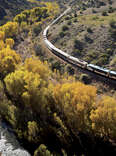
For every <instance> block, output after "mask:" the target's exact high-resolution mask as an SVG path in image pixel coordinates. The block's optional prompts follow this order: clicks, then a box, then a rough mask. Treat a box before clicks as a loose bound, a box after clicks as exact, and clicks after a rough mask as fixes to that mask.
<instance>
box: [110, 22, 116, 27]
mask: <svg viewBox="0 0 116 156" xmlns="http://www.w3.org/2000/svg"><path fill="white" fill-rule="evenodd" d="M109 25H110V27H111V28H116V21H114V20H111V21H110V23H109Z"/></svg>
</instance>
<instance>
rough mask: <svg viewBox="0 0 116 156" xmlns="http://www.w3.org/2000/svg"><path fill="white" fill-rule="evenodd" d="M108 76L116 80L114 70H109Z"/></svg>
mask: <svg viewBox="0 0 116 156" xmlns="http://www.w3.org/2000/svg"><path fill="white" fill-rule="evenodd" d="M109 77H110V78H113V79H115V80H116V72H115V71H110V75H109Z"/></svg>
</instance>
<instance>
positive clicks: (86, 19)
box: [77, 12, 116, 26]
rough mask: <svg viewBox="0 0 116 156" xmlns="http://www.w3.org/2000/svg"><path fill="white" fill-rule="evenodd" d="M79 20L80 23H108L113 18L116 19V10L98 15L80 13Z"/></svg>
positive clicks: (97, 24) (96, 24)
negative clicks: (104, 14)
mask: <svg viewBox="0 0 116 156" xmlns="http://www.w3.org/2000/svg"><path fill="white" fill-rule="evenodd" d="M77 18H78V21H79V23H80V24H84V25H94V26H99V25H108V24H109V22H110V21H111V20H116V12H114V13H110V14H108V16H101V15H100V14H96V15H92V14H90V15H79V16H78V17H77Z"/></svg>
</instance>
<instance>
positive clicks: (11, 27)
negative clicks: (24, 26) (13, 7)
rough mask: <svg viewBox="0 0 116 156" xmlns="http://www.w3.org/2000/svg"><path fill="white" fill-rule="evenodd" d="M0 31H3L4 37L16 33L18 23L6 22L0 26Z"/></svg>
mask: <svg viewBox="0 0 116 156" xmlns="http://www.w3.org/2000/svg"><path fill="white" fill-rule="evenodd" d="M0 31H3V32H4V33H5V37H12V36H14V35H16V34H17V31H18V23H17V22H7V23H6V24H4V25H3V26H1V27H0Z"/></svg>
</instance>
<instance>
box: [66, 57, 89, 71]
mask: <svg viewBox="0 0 116 156" xmlns="http://www.w3.org/2000/svg"><path fill="white" fill-rule="evenodd" d="M69 60H70V62H71V63H72V64H74V65H77V66H79V67H81V68H86V67H87V62H85V61H82V60H80V59H78V58H75V57H73V56H70V57H69Z"/></svg>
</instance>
